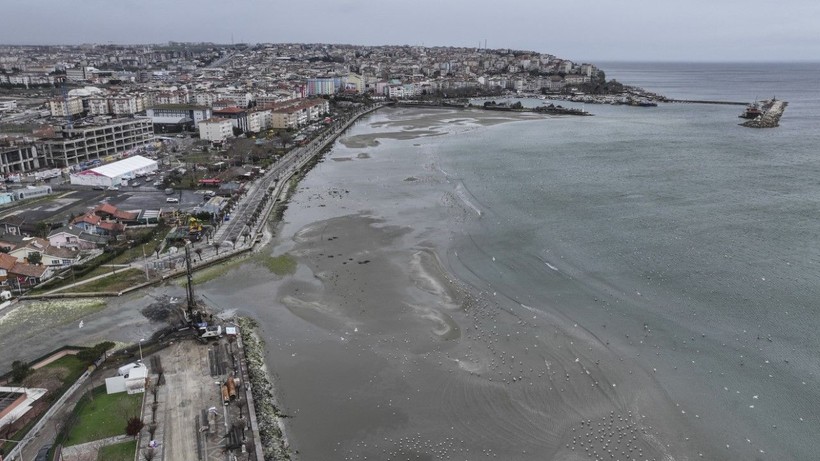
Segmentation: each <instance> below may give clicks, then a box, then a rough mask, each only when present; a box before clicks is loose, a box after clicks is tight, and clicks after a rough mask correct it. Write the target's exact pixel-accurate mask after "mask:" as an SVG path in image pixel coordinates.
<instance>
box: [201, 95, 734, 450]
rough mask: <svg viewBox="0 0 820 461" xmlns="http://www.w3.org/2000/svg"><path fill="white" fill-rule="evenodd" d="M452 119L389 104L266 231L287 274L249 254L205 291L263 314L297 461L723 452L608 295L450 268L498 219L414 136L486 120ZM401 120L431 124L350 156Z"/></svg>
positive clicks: (426, 140) (520, 266)
mask: <svg viewBox="0 0 820 461" xmlns="http://www.w3.org/2000/svg"><path fill="white" fill-rule="evenodd" d="M478 116H480V114H479V115H478ZM478 116H477V117H478ZM460 117H461V118H460ZM463 117H464V112H463V111H452V112H449V113H448V112H447V111H416V112H412V113H405V111H403V110H395V111H392V112H387V113H386V114H382V115H379V116H377V117H375V120H372V121H371V122H370V123H367V124H362V125H360V126H358V128H357V129H355V130H353V132H352V134H350V135H348V136H347V137H346V139H345V140H343V142H342V143H341V144H340V145H337V146H336V147H334V149H333V150H332V151H331V152H330V153H328V155H327V158H328V159H334V158H339V159H345V160H343V161H339V162H325V163H324V164H320V165H319V166H317V168H316V169H315V170H314V171H312V172H311V173H310V174H309V175H308V177H307V178H306V179H305V180H304V181H303V183H302V184H300V186H299V191H298V192H297V193H296V194H295V195H294V197H293V199H292V201H291V203H290V204H289V208H288V211H287V212H286V213H285V216H284V223H283V224H282V225H280V226H278V227H277V229H276V231H277V234H278V236H277V238H276V239H274V241H273V243H272V245H271V248H270V249H269V250H268V251H270V252H271V254H272V255H274V256H276V255H281V254H283V253H288V254H290V255H291V256H293V257H294V258H296V260H297V261H298V268H297V270H296V273H295V274H293V275H289V276H285V277H280V276H274V275H272V274H262V273H261V272H260V271H259V270H258V268H255V267H253V266H251V265H249V264H248V265H244V266H243V267H242V268H240V269H239V270H235V271H231V272H230V273H228V274H226V275H225V276H224V277H221V278H220V279H218V280H215V281H213V282H210V283H209V284H208V285H207V286H206V287H204V289H205V290H206V291H207V295H208V297H209V298H208V299H212V300H214V301H216V303H217V304H218V305H222V306H228V305H231V306H236V307H238V308H239V311H240V313H243V314H249V315H251V316H253V317H255V318H256V319H257V320H258V321H259V324H260V335H261V336H262V337H263V338H265V339H266V341H267V343H266V344H267V346H266V348H267V353H268V363H269V364H270V367H271V372H272V374H273V375H274V381H275V382H276V386H277V399H278V402H279V405H280V406H281V407H282V409H283V411H284V412H285V413H287V414H288V415H290V416H292V417H291V418H289V419H287V425H288V434H289V437H290V443H291V446H292V447H293V448H294V450H297V451H298V458H299V459H305V460H307V459H345V460H363V459H383V460H399V459H422V460H433V459H477V458H484V457H487V458H496V459H505V460H535V459H538V460H540V459H569V460H573V459H578V460H581V459H649V460H651V459H657V460H660V459H667V460H668V459H675V460H685V459H697V458H700V456H699V455H701V454H702V455H703V456H704V458H706V459H727V458H725V456H724V455H725V454H726V451H725V450H734V447H732V448H731V449H729V448H728V447H727V448H725V449H724V448H723V445H717V444H715V443H714V442H712V441H711V439H710V438H709V437H708V431H709V426H707V425H702V424H699V423H700V421H701V420H700V419H699V418H700V417H701V414H702V413H701V411H699V410H694V411H693V406H692V405H690V404H692V403H693V401H682V400H675V401H673V400H672V399H671V398H670V397H669V395H668V394H667V393H666V392H665V391H664V389H667V388H669V387H666V386H669V380H670V379H671V380H672V381H675V380H676V379H675V376H676V375H678V373H677V366H675V368H674V370H675V371H673V370H671V368H672V367H673V362H672V361H671V360H670V359H669V358H666V357H665V355H670V356H671V355H673V354H678V353H677V352H675V351H674V349H673V350H666V349H663V353H664V354H663V355H661V350H660V349H656V348H657V347H658V346H656V344H663V341H664V340H663V339H661V337H658V336H657V335H658V333H655V332H652V331H650V329H649V328H648V327H645V328H644V329H641V328H640V324H639V325H638V327H637V328H636V329H634V330H636V331H633V329H632V327H631V326H630V327H629V328H625V327H624V324H625V323H626V322H627V320H626V319H624V320H620V319H618V318H613V317H614V314H613V310H610V309H609V308H607V309H604V308H603V307H602V306H603V305H605V304H606V306H611V304H612V303H614V302H617V300H613V299H609V298H607V299H606V300H604V299H602V298H600V301H599V298H598V296H600V293H603V292H605V291H606V289H605V288H602V289H600V290H597V289H596V286H595V285H594V284H592V285H590V284H589V283H586V284H579V283H578V282H577V281H576V280H574V279H575V277H573V276H566V275H564V274H562V273H560V272H559V271H557V269H552V268H550V273H554V274H556V275H555V278H554V280H552V279H551V280H550V289H551V290H553V291H552V293H550V294H548V295H547V296H545V297H544V298H543V299H540V300H537V301H533V302H529V301H525V300H522V299H519V298H518V296H517V293H515V292H511V291H508V290H503V288H504V282H503V279H504V274H505V273H508V272H509V273H514V272H516V271H522V270H524V271H527V270H534V268H530V267H528V266H527V264H529V263H530V261H514V262H513V261H506V260H504V259H502V258H501V255H500V254H499V260H498V261H496V259H495V258H494V257H492V256H491V255H490V254H485V253H483V250H482V249H481V248H479V249H478V250H476V251H474V252H473V254H472V257H473V258H475V257H479V258H486V260H485V261H484V262H483V263H482V264H486V265H488V266H487V267H490V268H491V269H489V270H490V271H492V270H493V269H492V267H497V269H496V271H497V277H496V278H497V279H498V280H497V281H496V282H493V283H497V285H498V288H497V289H496V288H493V285H492V284H491V283H488V282H486V280H488V279H487V277H486V274H470V273H469V272H468V271H469V270H470V269H469V267H475V264H473V263H470V264H462V263H461V262H460V259H461V258H462V255H460V254H459V252H458V251H457V250H458V249H457V248H455V247H453V246H452V245H451V241H452V240H453V239H454V238H456V237H457V236H458V237H463V232H464V229H466V228H469V226H471V225H473V224H475V223H477V222H480V220H487V219H492V216H491V215H485V214H483V213H482V207H481V206H480V204H479V203H478V202H477V201H476V199H475V198H474V197H472V195H471V194H470V191H469V190H467V188H466V187H465V186H464V185H463V184H461V183H460V181H458V179H457V178H454V177H452V176H450V175H449V174H447V173H446V172H444V171H442V170H441V169H440V167H439V166H438V165H437V163H436V160H435V156H434V155H431V156H425V154H426V153H428V152H435V150H436V145H435V140H436V139H439V138H440V136H434V137H429V136H428V135H427V134H426V133H428V132H437V131H445V130H443V129H442V128H441V127H442V124H444V123H448V121H449V120H454V121H455V123H453V124H452V126H450V127H449V128H448V129H447V130H446V131H447V132H448V134H449V135H456V136H458V135H463V134H468V133H470V132H471V131H472V130H476V129H480V127H482V126H484V123H488V124H490V123H495V121H494V120H493V121H484V122H480V121H477V120H472V121H463V120H464V119H463ZM508 121H510V120H508ZM547 122H548V121H547ZM397 127H406V129H407V130H408V131H419V130H423V131H424V132H425V134H423V135H421V137H419V136H416V137H415V138H412V137H402V138H400V139H399V138H395V137H394V138H393V139H395V140H397V141H400V142H396V143H391V144H390V145H389V148H390V156H389V157H388V156H387V155H385V151H384V149H385V146H377V147H372V148H368V149H367V152H366V153H367V154H368V155H367V157H364V156H359V155H358V154H361V153H363V149H364V148H363V147H361V146H362V145H368V143H369V141H368V140H371V141H372V140H379V139H382V140H384V139H388V140H389V138H390V137H391V136H393V135H392V134H390V133H391V132H392V130H394V129H398V128H397ZM477 127H478V128H477ZM417 134H418V133H417ZM408 136H409V135H408ZM351 139H352V140H353V142H351ZM413 140H418V142H417V143H414V142H413ZM390 142H392V141H390ZM385 144H387V142H385ZM414 149H415V150H416V151H415V152H417V153H414ZM473 243H474V244H475V242H473ZM534 263H535V264H537V265H539V266H541V269H543V267H546V266H544V264H543V262H541V261H534ZM493 265H497V266H493ZM453 274H459V280H457V279H456V277H455V276H454V275H453ZM467 281H469V283H470V284H471V285H468V283H467ZM579 285H580V286H581V287H582V288H583V289H582V290H581V291H579ZM583 290H587V291H583ZM523 299H528V298H523ZM528 304H531V305H528ZM559 305H561V308H558V306H559ZM572 307H577V308H578V309H579V310H578V312H577V313H576V314H574V317H573V318H574V319H575V320H571V319H570V318H569V317H567V316H565V315H564V314H563V312H566V310H567V309H569V308H572ZM593 311H594V312H595V313H593V314H590V312H593ZM584 316H586V317H584ZM599 317H603V318H606V320H604V321H603V322H599V321H598V320H599ZM579 318H581V319H584V320H585V322H584V323H583V324H579V323H577V321H578V319H579ZM602 323H609V327H608V328H607V326H606V325H604V326H603V329H604V330H603V331H604V332H605V333H603V332H602V331H600V328H601V324H602ZM653 327H654V325H653ZM592 328H595V329H596V330H595V331H592ZM625 333H626V334H627V335H630V336H627V337H626V338H624V334H625ZM615 336H620V338H621V339H620V340H618V341H616V340H615V339H613V338H614V337H615ZM672 336H673V339H674V338H676V337H675V336H674V335H672ZM610 340H611V341H612V344H610ZM687 347H688V346H687ZM639 348H640V352H639V353H637V354H635V353H634V352H635V351H636V350H638V349H639ZM642 353H643V355H642ZM656 354H658V355H657V356H656ZM647 355H651V356H652V360H649V359H647V358H646V356H647ZM679 359H681V357H678V356H677V355H674V360H679ZM650 363H651V365H648V364H650ZM655 367H657V368H655ZM680 376H681V378H682V379H681V380H680V382H681V383H685V382H689V381H686V379H690V378H689V377H688V375H687V374H686V373H681V374H680ZM661 380H664V381H663V382H662V381H661ZM729 418H730V417H729V416H727V419H729ZM716 428H717V426H716ZM727 430H731V429H727ZM730 453H731V451H730Z"/></svg>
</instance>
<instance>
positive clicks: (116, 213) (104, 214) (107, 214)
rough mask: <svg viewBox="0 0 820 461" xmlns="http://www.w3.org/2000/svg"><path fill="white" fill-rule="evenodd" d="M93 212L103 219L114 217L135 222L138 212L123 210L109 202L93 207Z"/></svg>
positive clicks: (121, 220)
mask: <svg viewBox="0 0 820 461" xmlns="http://www.w3.org/2000/svg"><path fill="white" fill-rule="evenodd" d="M93 213H94V214H95V215H97V216H99V217H101V218H104V219H115V220H117V221H120V222H123V221H127V222H135V221H136V220H137V216H139V213H137V212H135V211H123V210H120V209H119V208H117V207H115V206H114V205H112V204H110V203H103V204H101V205H97V207H96V208H94V210H93Z"/></svg>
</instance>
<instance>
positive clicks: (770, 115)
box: [740, 97, 789, 128]
mask: <svg viewBox="0 0 820 461" xmlns="http://www.w3.org/2000/svg"><path fill="white" fill-rule="evenodd" d="M788 104H789V103H788V102H786V101H781V100H779V99H777V98H774V97H773V98H772V99H769V100H766V101H762V102H761V103H760V105H759V107H757V111H758V112H760V113H756V111H755V106H758V104H757V103H754V104H750V105H749V106H748V107H747V108H746V111H745V112H744V113H743V114H741V115H740V117H741V118H748V119H750V120H748V121H746V122H743V123H741V124H740V126H745V127H748V128H775V127H777V126H780V117H782V116H783V112H785V111H786V106H787V105H788ZM747 115H748V116H747ZM752 115H753V116H752Z"/></svg>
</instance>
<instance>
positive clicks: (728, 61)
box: [0, 40, 820, 64]
mask: <svg viewBox="0 0 820 461" xmlns="http://www.w3.org/2000/svg"><path fill="white" fill-rule="evenodd" d="M169 43H179V44H198V43H202V44H206V43H207V44H212V45H215V46H236V45H240V44H245V45H249V46H254V45H260V44H270V45H282V44H294V45H297V44H298V45H346V46H366V47H380V46H385V47H386V46H411V47H416V46H420V47H422V48H476V49H489V50H513V51H531V52H533V53H539V54H549V55H552V56H555V57H557V58H561V59H567V60H569V61H573V62H580V63H610V64H614V63H621V64H820V59H818V58H795V59H755V60H752V59H696V58H681V59H668V58H660V59H652V58H594V59H593V58H583V59H573V58H567V57H563V56H559V55H558V54H556V53H554V52H544V51H536V50H533V49H524V48H514V47H499V48H490V47H488V48H482V47H477V46H474V45H473V46H470V45H418V44H416V45H410V44H381V45H364V44H355V43H341V42H339V43H332V42H243V41H240V42H237V43H220V42H214V41H207V40H205V41H203V40H200V41H179V40H166V41H164V42H145V43H113V42H109V43H103V42H83V43H0V47H2V46H21V47H26V46H85V45H97V46H108V45H115V46H145V45H168V44H169Z"/></svg>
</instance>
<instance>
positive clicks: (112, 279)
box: [68, 269, 145, 293]
mask: <svg viewBox="0 0 820 461" xmlns="http://www.w3.org/2000/svg"><path fill="white" fill-rule="evenodd" d="M109 270H111V269H109ZM143 282H145V272H144V271H142V270H140V269H118V270H117V272H116V273H115V274H112V275H109V276H108V277H103V278H101V279H97V280H94V281H93V282H88V283H86V284H83V285H77V286H76V287H74V288H70V289H69V290H68V291H71V292H73V293H96V292H98V291H120V290H124V289H126V288H129V287H132V286H134V285H137V284H139V283H143Z"/></svg>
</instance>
